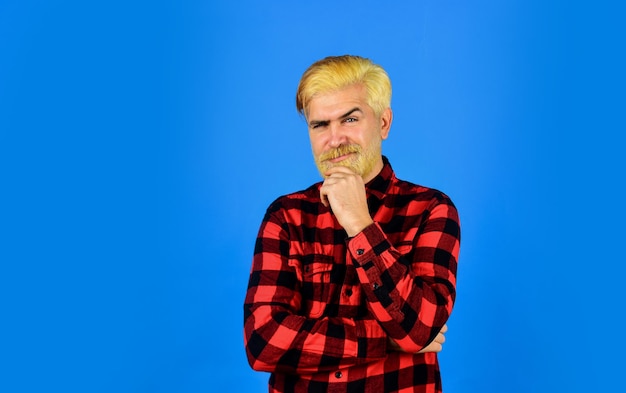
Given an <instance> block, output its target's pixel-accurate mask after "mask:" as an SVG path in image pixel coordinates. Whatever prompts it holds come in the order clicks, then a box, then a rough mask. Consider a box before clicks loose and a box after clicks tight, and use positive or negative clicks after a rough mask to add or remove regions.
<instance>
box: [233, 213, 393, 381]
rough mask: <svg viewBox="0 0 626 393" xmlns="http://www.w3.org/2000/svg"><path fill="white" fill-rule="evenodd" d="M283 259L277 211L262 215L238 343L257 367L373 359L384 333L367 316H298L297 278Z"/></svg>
mask: <svg viewBox="0 0 626 393" xmlns="http://www.w3.org/2000/svg"><path fill="white" fill-rule="evenodd" d="M300 270H301V269H300V268H299V267H298V266H297V264H294V263H290V259H289V231H288V229H287V227H286V225H285V224H284V221H283V219H282V218H281V214H280V210H277V211H273V212H269V210H268V213H267V214H266V216H265V218H264V220H263V223H262V225H261V228H260V230H259V235H258V238H257V242H256V246H255V253H254V258H253V262H252V269H251V273H250V280H249V284H248V290H247V293H246V298H245V301H244V342H245V346H246V354H247V356H248V362H249V363H250V366H251V367H252V368H253V369H255V370H257V371H268V372H281V373H297V374H306V373H317V372H322V371H332V370H336V369H337V368H343V367H347V366H351V365H356V364H363V363H368V362H371V361H374V360H379V359H381V358H383V357H385V355H386V349H387V334H386V333H385V331H384V330H383V329H382V327H381V326H380V324H379V323H378V322H377V321H376V320H375V319H373V318H371V319H365V320H355V319H350V318H339V317H337V318H334V317H331V318H329V317H321V318H318V319H314V318H307V317H305V316H302V315H299V313H298V311H299V310H300V309H301V301H302V298H301V294H300V291H299V288H300V280H301V276H302V272H301V271H300Z"/></svg>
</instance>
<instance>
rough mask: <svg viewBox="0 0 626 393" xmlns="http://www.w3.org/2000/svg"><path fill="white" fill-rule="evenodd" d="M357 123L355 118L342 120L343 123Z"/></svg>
mask: <svg viewBox="0 0 626 393" xmlns="http://www.w3.org/2000/svg"><path fill="white" fill-rule="evenodd" d="M357 121H358V119H357V118H356V117H346V118H345V119H344V120H343V122H344V123H354V122H357Z"/></svg>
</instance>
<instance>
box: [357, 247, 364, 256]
mask: <svg viewBox="0 0 626 393" xmlns="http://www.w3.org/2000/svg"><path fill="white" fill-rule="evenodd" d="M364 252H365V250H364V249H362V248H359V249H358V250H356V254H357V255H363V253H364Z"/></svg>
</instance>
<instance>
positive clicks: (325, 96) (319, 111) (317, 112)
mask: <svg viewBox="0 0 626 393" xmlns="http://www.w3.org/2000/svg"><path fill="white" fill-rule="evenodd" d="M355 107H358V108H360V109H361V110H363V111H366V110H368V109H370V110H371V108H370V107H369V105H368V104H367V90H366V88H365V86H363V85H361V84H357V85H351V86H348V87H344V88H342V89H339V90H334V91H331V92H328V93H322V94H317V95H315V96H314V97H313V98H311V100H310V101H309V106H308V108H307V111H306V112H307V116H306V117H307V118H308V119H310V120H329V119H334V118H336V117H339V116H341V115H343V114H344V113H346V111H347V110H350V109H352V108H355Z"/></svg>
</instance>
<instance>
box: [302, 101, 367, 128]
mask: <svg viewBox="0 0 626 393" xmlns="http://www.w3.org/2000/svg"><path fill="white" fill-rule="evenodd" d="M354 112H363V111H362V110H361V108H359V107H358V106H355V107H354V108H352V109H350V110H349V111H347V112H346V113H344V114H343V115H341V116H339V119H345V118H346V117H349V116H350V115H351V114H353V113H354ZM328 123H330V120H311V121H310V122H309V126H311V127H313V126H327V125H328Z"/></svg>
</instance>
